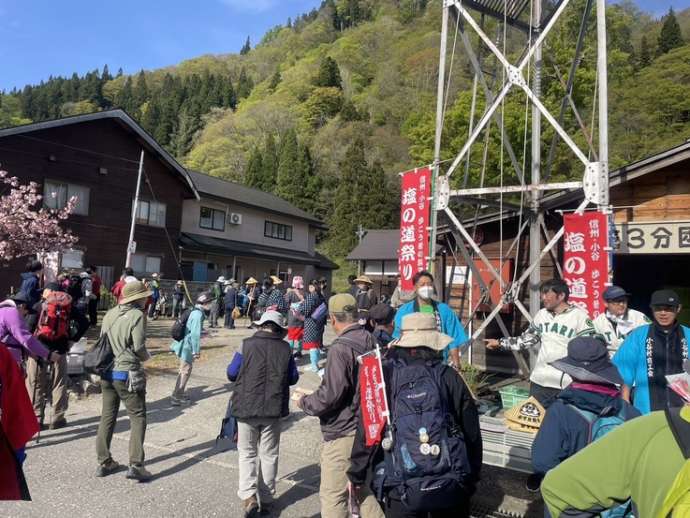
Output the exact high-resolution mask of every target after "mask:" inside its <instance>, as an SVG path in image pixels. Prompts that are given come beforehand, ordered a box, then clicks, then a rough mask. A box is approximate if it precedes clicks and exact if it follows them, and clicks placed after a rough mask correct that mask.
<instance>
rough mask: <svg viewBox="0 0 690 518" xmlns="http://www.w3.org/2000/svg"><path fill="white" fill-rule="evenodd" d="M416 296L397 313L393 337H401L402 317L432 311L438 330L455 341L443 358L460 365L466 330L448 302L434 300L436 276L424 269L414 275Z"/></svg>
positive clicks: (452, 363)
mask: <svg viewBox="0 0 690 518" xmlns="http://www.w3.org/2000/svg"><path fill="white" fill-rule="evenodd" d="M412 280H413V282H414V287H415V293H416V297H415V298H414V299H413V300H411V301H410V302H408V303H406V304H403V305H402V306H400V308H398V312H397V313H396V315H395V330H394V331H393V338H400V327H401V323H402V319H403V317H404V316H405V315H409V314H410V313H431V314H433V315H434V316H435V317H436V327H437V328H438V330H439V331H440V332H441V333H443V334H446V335H448V336H450V337H451V338H452V339H453V341H452V342H451V343H450V344H448V346H447V347H446V348H445V349H444V351H443V359H444V361H446V362H448V364H449V365H452V366H454V367H459V366H460V347H462V346H463V345H465V344H466V343H467V342H468V340H469V339H468V338H467V335H466V334H465V330H464V329H463V328H462V324H461V323H460V320H459V319H458V317H457V315H456V314H455V312H454V311H453V310H452V309H451V307H450V306H449V305H448V304H445V303H443V302H438V301H437V300H434V295H435V292H436V290H435V288H434V277H433V275H431V273H429V272H427V271H425V270H423V271H421V272H418V273H417V274H415V276H414V277H413V279H412Z"/></svg>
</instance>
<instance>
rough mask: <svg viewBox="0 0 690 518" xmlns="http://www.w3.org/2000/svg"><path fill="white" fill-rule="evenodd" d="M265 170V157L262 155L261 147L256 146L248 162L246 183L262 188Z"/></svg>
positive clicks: (245, 173) (245, 174) (245, 176)
mask: <svg viewBox="0 0 690 518" xmlns="http://www.w3.org/2000/svg"><path fill="white" fill-rule="evenodd" d="M262 172H263V157H262V156H261V149H259V146H258V145H257V146H255V147H254V151H252V154H251V156H250V157H249V162H247V169H246V171H245V172H244V183H245V184H246V185H248V186H249V187H254V188H255V189H261V187H262V185H263V181H262V176H261V175H262Z"/></svg>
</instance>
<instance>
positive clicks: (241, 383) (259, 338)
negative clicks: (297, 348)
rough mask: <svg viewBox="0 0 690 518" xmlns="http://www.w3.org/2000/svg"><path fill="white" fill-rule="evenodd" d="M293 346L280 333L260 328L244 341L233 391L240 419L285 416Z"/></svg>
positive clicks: (288, 395)
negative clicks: (240, 364)
mask: <svg viewBox="0 0 690 518" xmlns="http://www.w3.org/2000/svg"><path fill="white" fill-rule="evenodd" d="M290 356H291V351H290V346H289V345H288V343H287V342H286V341H284V340H283V339H282V338H280V337H279V336H277V335H273V334H271V333H267V332H263V331H258V332H257V333H256V334H255V335H254V336H252V337H250V338H247V339H245V340H244V343H243V344H242V367H240V373H239V375H238V376H237V381H235V385H234V388H233V393H232V415H233V416H234V417H236V418H238V419H249V418H252V417H285V416H286V415H288V413H289V410H288V406H289V402H290V384H289V380H288V367H289V365H290Z"/></svg>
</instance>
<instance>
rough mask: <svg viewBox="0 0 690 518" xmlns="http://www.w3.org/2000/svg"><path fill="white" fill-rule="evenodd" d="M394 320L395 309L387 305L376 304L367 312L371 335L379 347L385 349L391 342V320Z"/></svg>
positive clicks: (392, 326)
mask: <svg viewBox="0 0 690 518" xmlns="http://www.w3.org/2000/svg"><path fill="white" fill-rule="evenodd" d="M394 319H395V309H393V308H392V307H390V306H389V305H388V304H376V305H375V306H374V307H372V308H371V309H370V310H369V321H370V325H371V327H372V329H373V330H374V331H373V332H372V334H373V335H374V338H375V339H376V343H378V344H379V347H382V348H386V347H388V344H389V343H390V342H391V341H392V340H393V330H394V327H395V326H394V325H393V320H394Z"/></svg>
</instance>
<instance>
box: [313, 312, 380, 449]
mask: <svg viewBox="0 0 690 518" xmlns="http://www.w3.org/2000/svg"><path fill="white" fill-rule="evenodd" d="M374 347H375V340H374V337H373V336H372V335H371V333H369V332H368V331H366V330H365V329H363V328H362V327H361V326H360V325H359V324H353V325H351V326H349V327H347V328H346V329H345V330H344V331H343V333H342V334H341V335H340V336H339V337H338V338H336V340H335V341H334V342H333V345H331V347H330V349H329V351H328V361H327V362H326V372H325V374H324V376H323V380H322V381H321V385H320V386H319V388H318V389H317V390H316V392H314V393H313V394H310V395H308V396H305V398H304V399H303V400H302V409H303V410H304V412H305V413H306V414H307V415H311V416H315V417H318V418H319V421H320V422H321V433H322V434H323V438H324V440H326V441H333V440H335V439H339V438H340V437H345V436H347V435H352V434H354V432H355V430H356V429H357V413H358V410H359V396H358V395H357V382H358V376H359V364H358V363H357V357H358V356H360V355H361V354H364V353H366V352H368V351H371V350H372V349H373V348H374Z"/></svg>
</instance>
